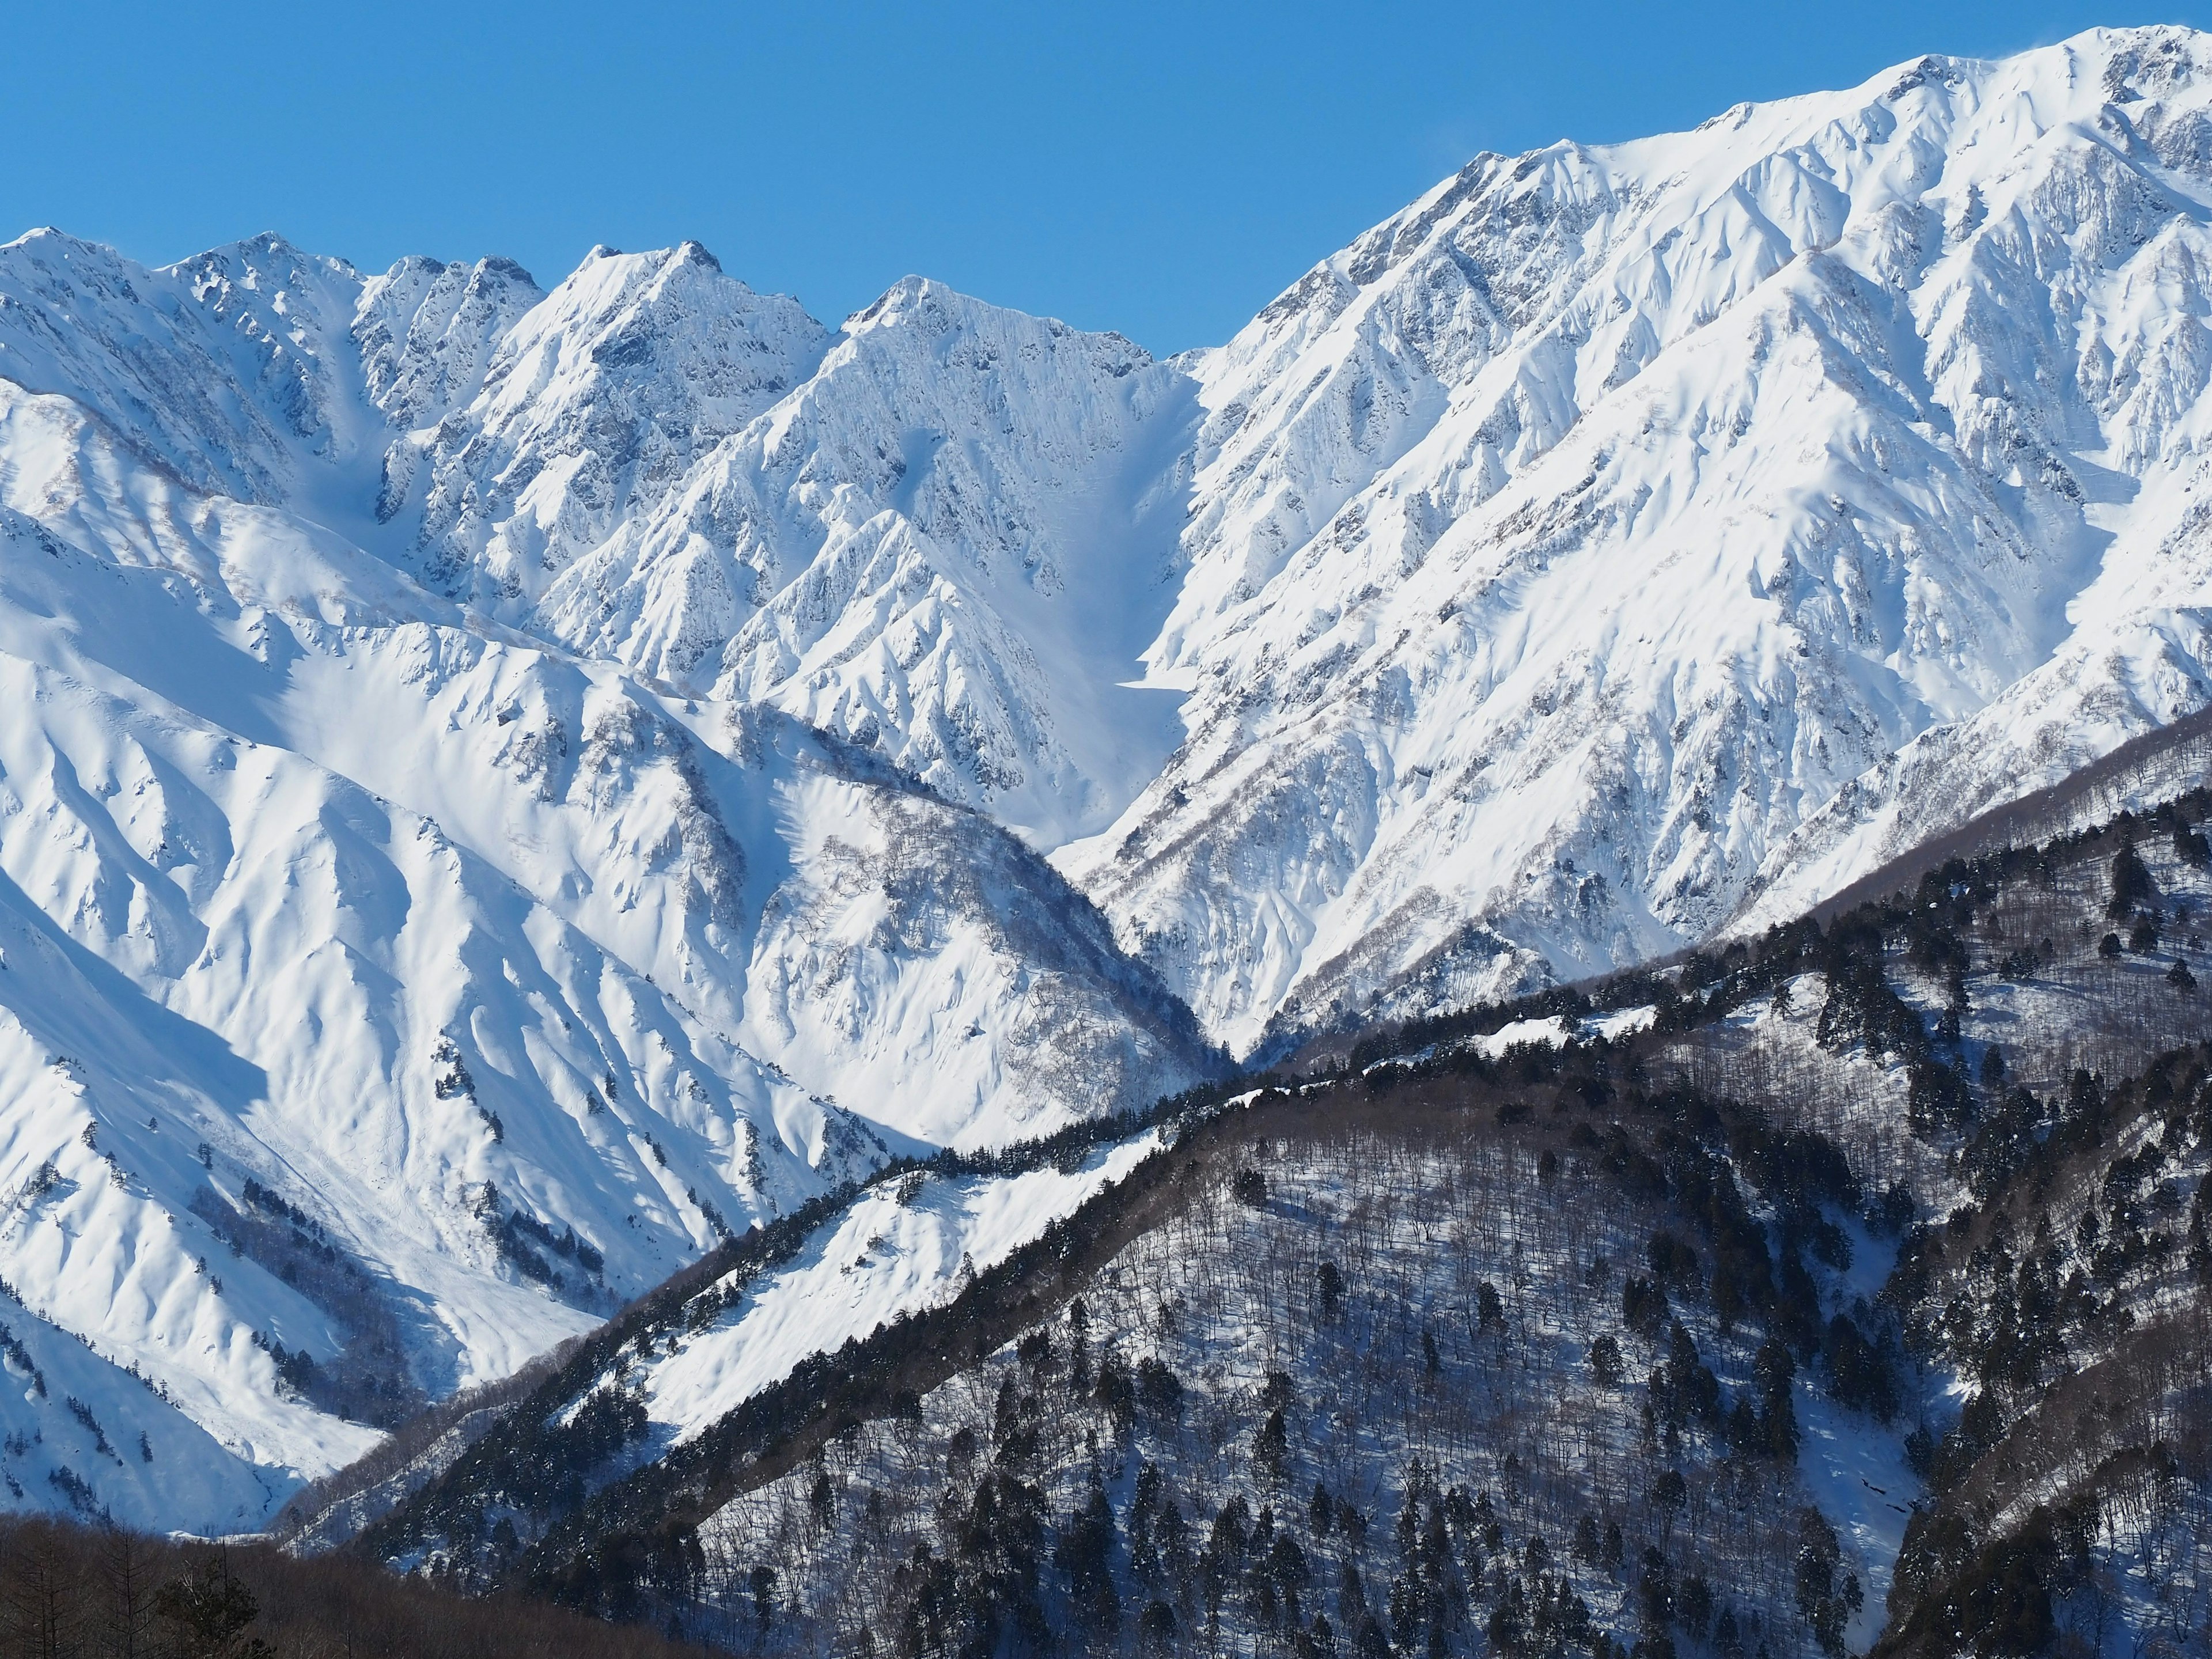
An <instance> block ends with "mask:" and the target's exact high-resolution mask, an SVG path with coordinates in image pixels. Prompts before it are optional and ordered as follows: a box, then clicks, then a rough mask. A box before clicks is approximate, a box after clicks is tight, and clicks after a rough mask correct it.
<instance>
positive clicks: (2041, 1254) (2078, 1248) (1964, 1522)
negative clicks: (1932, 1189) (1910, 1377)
mask: <svg viewBox="0 0 2212 1659" xmlns="http://www.w3.org/2000/svg"><path fill="white" fill-rule="evenodd" d="M1982 1134H1983V1135H1984V1136H1993V1135H1994V1136H2001V1137H2002V1145H2001V1146H2000V1147H1999V1148H1997V1149H1996V1151H1994V1152H1987V1153H1986V1154H1984V1156H1982V1157H1981V1158H1978V1160H1977V1164H1978V1168H1980V1169H1981V1170H1984V1180H1983V1181H1982V1182H1980V1183H1979V1184H1978V1188H1977V1192H1978V1199H1979V1200H1980V1201H1979V1202H1978V1204H1976V1205H1973V1206H1966V1207H1965V1208H1963V1209H1960V1210H1959V1211H1957V1212H1954V1214H1953V1215H1952V1216H1951V1217H1949V1218H1948V1220H1947V1222H1946V1223H1945V1225H1942V1226H1928V1227H1923V1228H1919V1229H1916V1230H1915V1231H1914V1232H1913V1234H1912V1236H1911V1238H1910V1239H1909V1241H1908V1245H1907V1248H1906V1249H1905V1252H1904V1253H1903V1254H1902V1255H1901V1257H1900V1260H1899V1266H1898V1269H1897V1272H1896V1273H1895V1274H1894V1275H1893V1278H1892V1280H1891V1283H1890V1285H1889V1286H1888V1288H1887V1290H1886V1291H1885V1300H1887V1301H1889V1302H1891V1303H1893V1304H1894V1305H1895V1306H1897V1307H1898V1308H1899V1310H1901V1311H1902V1313H1903V1315H1904V1317H1905V1322H1906V1330H1907V1334H1908V1339H1909V1340H1910V1341H1911V1344H1912V1346H1914V1347H1915V1348H1916V1349H1917V1350H1918V1351H1920V1352H1923V1353H1924V1354H1926V1355H1927V1356H1928V1357H1929V1358H1930V1359H1931V1360H1933V1361H1935V1362H1937V1363H1940V1364H1944V1365H1946V1366H1948V1367H1949V1368H1952V1369H1954V1370H1956V1372H1957V1373H1958V1374H1959V1375H1960V1376H1962V1377H1964V1378H1966V1380H1968V1381H1969V1382H1970V1383H1972V1390H1973V1391H1972V1395H1971V1397H1970V1398H1969V1399H1968V1401H1967V1402H1966V1407H1965V1408H1964V1410H1963V1411H1962V1412H1960V1414H1959V1416H1958V1417H1957V1419H1956V1420H1955V1421H1954V1422H1952V1423H1951V1424H1949V1425H1948V1427H1947V1428H1946V1429H1945V1431H1943V1432H1942V1433H1941V1434H1940V1435H1936V1434H1932V1433H1930V1432H1929V1431H1927V1430H1926V1429H1924V1428H1923V1430H1921V1431H1918V1432H1917V1433H1916V1435H1915V1436H1914V1437H1913V1440H1912V1442H1911V1449H1912V1451H1913V1454H1914V1455H1915V1457H1916V1460H1917V1462H1918V1464H1919V1466H1920V1467H1921V1468H1922V1469H1923V1471H1924V1473H1925V1474H1926V1476H1927V1478H1928V1480H1929V1486H1930V1489H1931V1492H1932V1494H1933V1496H1934V1498H1935V1501H1934V1502H1933V1503H1931V1504H1929V1505H1928V1506H1927V1507H1926V1508H1925V1510H1923V1513H1922V1514H1921V1515H1919V1516H1916V1518H1915V1520H1914V1522H1913V1524H1912V1526H1911V1529H1910V1530H1909V1531H1908V1533H1907V1534H1906V1539H1905V1550H1904V1553H1903V1554H1902V1556H1901V1558H1900V1559H1899V1568H1898V1575H1899V1593H1898V1595H1896V1596H1895V1597H1894V1598H1893V1610H1894V1611H1896V1612H1897V1613H1899V1614H1900V1615H1901V1618H1900V1622H1899V1629H1898V1632H1897V1634H1896V1636H1895V1638H1894V1641H1893V1646H1894V1648H1895V1649H1896V1650H1898V1651H1899V1652H1900V1653H1904V1652H1911V1653H1933V1652H1936V1651H1942V1650H1943V1644H1944V1641H1945V1639H1946V1638H1945V1633H1946V1632H1949V1631H1955V1630H1959V1629H1970V1630H1973V1631H1976V1632H1980V1633H1981V1636H1980V1647H1979V1650H1983V1651H1990V1652H2019V1653H2038V1652H2043V1651H2046V1650H2051V1648H2052V1646H2053V1645H2054V1644H2057V1642H2058V1641H2059V1640H2060V1639H2061V1638H2063V1637H2064V1636H2065V1635H2066V1634H2067V1633H2068V1632H2069V1631H2073V1632H2081V1631H2084V1630H2087V1631H2088V1632H2090V1633H2091V1636H2092V1638H2093V1639H2097V1638H2098V1636H2099V1634H2100V1632H2101V1631H2102V1630H2103V1628H2104V1627H2106V1626H2107V1625H2108V1624H2110V1623H2111V1622H2112V1620H2113V1618H2114V1608H2115V1607H2116V1605H2118V1604H2121V1603H2124V1604H2125V1605H2126V1607H2127V1609H2128V1612H2129V1613H2130V1618H2129V1619H2128V1620H2126V1621H2125V1622H2126V1623H2127V1627H2128V1636H2127V1638H2126V1639H2127V1640H2128V1642H2129V1643H2130V1645H2131V1647H2133V1648H2134V1650H2136V1651H2140V1652H2150V1653H2157V1652H2171V1653H2177V1654H2178V1653H2183V1652H2188V1651H2192V1650H2201V1649H2202V1646H2203V1644H2204V1643H2205V1642H2206V1641H2208V1640H2212V1383H2208V1382H2207V1380H2206V1379H2207V1378H2208V1376H2212V1247H2206V1246H2204V1245H2203V1244H2201V1243H2200V1241H2201V1240H2203V1237H2204V1223H2203V1216H2204V1208H2205V1205H2206V1201H2207V1188H2208V1187H2212V1046H2208V1045H2199V1046H2197V1047H2195V1048H2190V1049H2185V1050H2177V1051H2174V1052H2172V1053H2170V1054H2166V1055H2163V1056H2160V1058H2159V1059H2158V1060H2156V1061H2155V1062H2154V1063H2153V1064H2152V1065H2151V1066H2149V1067H2148V1068H2147V1069H2146V1071H2145V1072H2144V1073H2142V1075H2141V1076H2139V1077H2137V1078H2136V1079H2129V1080H2127V1081H2124V1082H2122V1083H2119V1084H2118V1085H2112V1086H2111V1087H2107V1086H2106V1085H2105V1084H2104V1083H2103V1082H2102V1081H2101V1080H2100V1079H2098V1078H2096V1077H2094V1076H2093V1075H2091V1074H2090V1073H2087V1072H2081V1071H2077V1072H2076V1073H2075V1074H2074V1076H2073V1077H2072V1078H2071V1079H2069V1087H2068V1089H2067V1091H2066V1092H2065V1093H2064V1094H2063V1096H2058V1097H2054V1098H2052V1099H2051V1101H2049V1102H2047V1103H2046V1102H2041V1101H2035V1100H2033V1098H2032V1097H2031V1098H2030V1099H2029V1100H2028V1101H2027V1103H2024V1104H2023V1105H2022V1107H2021V1109H2019V1110H2017V1111H2016V1112H2015V1113H2013V1114H2011V1115H2010V1116H2009V1118H2008V1121H2006V1122H2005V1123H2004V1124H2002V1125H1999V1124H1996V1123H1991V1124H1987V1125H1984V1128H1983V1130H1982ZM2053 1492H2056V1493H2057V1498H2056V1499H2055V1500H2054V1499H2052V1498H2050V1497H2049V1496H2048V1494H2051V1493H2053ZM2026 1494H2033V1496H2034V1498H2036V1499H2037V1500H2039V1501H2034V1502H2033V1503H2028V1502H2018V1503H2011V1502H2008V1500H2012V1499H2018V1498H2021V1497H2022V1496H2023V1495H2026ZM2008 1510H2009V1511H2010V1513H2011V1515H2012V1516H2013V1519H2012V1521H2011V1522H2010V1523H2009V1524H2001V1525H1992V1523H1991V1517H1992V1516H1999V1515H2002V1514H2005V1513H2006V1512H2007V1511H2008ZM2161 1558H2163V1559H2161ZM2120 1561H2126V1562H2127V1563H2128V1564H2129V1565H2130V1568H2131V1570H2132V1571H2133V1573H2134V1575H2135V1576H2136V1579H2137V1582H2138V1585H2139V1587H2140V1588H2139V1589H2137V1590H2136V1593H2135V1594H2134V1595H2125V1596H2123V1595H2118V1594H2117V1593H2116V1586H2115V1583H2114V1577H2115V1571H2116V1564H2117V1563H2118V1562H2120Z"/></svg>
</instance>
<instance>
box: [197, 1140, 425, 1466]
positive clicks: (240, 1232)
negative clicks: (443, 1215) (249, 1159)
mask: <svg viewBox="0 0 2212 1659" xmlns="http://www.w3.org/2000/svg"><path fill="white" fill-rule="evenodd" d="M243 1199H244V1201H243V1203H242V1204H241V1205H239V1206H233V1205H232V1204H230V1203H229V1202H228V1201H227V1200H224V1199H223V1198H222V1197H219V1196H218V1195H217V1194H216V1192H215V1190H214V1189H213V1188H210V1187H203V1188H200V1189H199V1191H198V1192H197V1193H196V1194H193V1199H192V1212H193V1213H194V1214H195V1215H197V1216H198V1217H199V1218H201V1219H202V1220H204V1221H205V1222H206V1223H207V1224H208V1227H209V1230H210V1231H212V1232H213V1233H214V1234H215V1236H216V1237H217V1238H220V1239H221V1240H222V1241H223V1243H226V1244H228V1246H229V1247H230V1249H231V1253H232V1254H233V1255H237V1256H242V1257H244V1258H245V1259H246V1261H252V1262H254V1263H256V1264H257V1265H258V1266H259V1267H262V1268H264V1269H265V1270H266V1271H267V1272H269V1273H273V1274H275V1275H276V1277H277V1278H278V1279H282V1280H283V1282H284V1283H285V1284H287V1285H290V1286H291V1287H292V1288H293V1289H294V1290H295V1291H299V1292H300V1294H301V1295H302V1296H304V1297H307V1299H308V1300H309V1301H310V1302H312V1303H313V1304H315V1305H316V1306H317V1307H319V1308H320V1309H321V1310H323V1311H324V1312H325V1313H326V1314H328V1315H329V1316H331V1320H332V1322H334V1323H336V1324H337V1326H338V1328H340V1329H341V1330H343V1332H344V1333H345V1347H344V1349H343V1352H342V1353H340V1354H338V1355H336V1356H333V1357H332V1358H331V1360H330V1361H329V1362H328V1363H318V1362H317V1360H316V1359H315V1358H314V1356H313V1354H312V1353H310V1352H307V1349H306V1348H305V1347H304V1346H301V1347H297V1348H287V1347H286V1346H285V1345H284V1344H283V1342H282V1341H281V1340H278V1339H277V1338H276V1336H275V1335H274V1334H270V1333H267V1332H262V1333H258V1334H257V1336H256V1340H257V1342H258V1345H259V1346H261V1347H262V1348H263V1349H264V1350H265V1351H266V1352H268V1353H269V1355H270V1357H271V1358H273V1359H275V1360H276V1369H277V1372H278V1374H279V1375H280V1376H283V1379H284V1381H285V1382H286V1383H288V1384H289V1385H290V1386H291V1387H292V1388H293V1389H295V1390H296V1391H297V1392H298V1393H300V1394H301V1395H305V1396H306V1397H307V1399H309V1400H311V1401H313V1402H314V1403H315V1404H316V1406H318V1407H320V1408H321V1409H322V1410H324V1411H326V1412H332V1413H336V1414H337V1415H338V1416H340V1417H344V1418H349V1419H352V1420H353V1421H355V1422H357V1423H368V1424H372V1425H375V1426H376V1427H378V1428H386V1429H389V1428H396V1427H398V1425H400V1424H401V1423H404V1421H406V1420H407V1419H409V1418H410V1417H411V1416H413V1415H414V1414H415V1413H416V1412H418V1411H420V1410H421V1409H422V1407H423V1405H424V1401H423V1396H422V1390H421V1389H419V1388H417V1387H416V1383H415V1381H414V1377H413V1376H412V1374H411V1372H410V1369H409V1366H408V1363H407V1349H406V1344H405V1341H404V1339H403V1337H402V1336H401V1334H400V1329H399V1322H398V1317H397V1316H396V1315H395V1314H394V1313H393V1312H392V1305H391V1304H390V1303H389V1301H387V1300H386V1297H385V1294H384V1290H383V1287H382V1286H381V1285H379V1284H378V1283H377V1281H376V1280H375V1279H373V1278H371V1277H370V1276H369V1273H368V1270H367V1269H366V1268H364V1267H362V1265H361V1263H360V1262H358V1261H356V1260H355V1259H354V1258H353V1257H352V1256H351V1255H349V1254H348V1253H347V1252H345V1251H343V1250H342V1249H339V1248H338V1247H337V1245H335V1244H333V1243H331V1240H330V1237H329V1236H328V1235H327V1234H326V1233H325V1231H324V1230H323V1226H322V1224H321V1223H319V1222H318V1221H316V1220H315V1219H314V1218H313V1217H311V1216H309V1215H308V1214H307V1212H305V1211H303V1210H301V1208H300V1207H299V1206H296V1205H295V1204H292V1203H290V1202H289V1201H287V1200H285V1198H284V1197H283V1195H282V1194H279V1193H277V1192H276V1190H275V1189H273V1188H270V1187H267V1186H264V1185H263V1184H262V1183H261V1182H258V1181H257V1180H255V1179H254V1178H253V1177H252V1176H247V1177H246V1183H245V1187H244V1189H243Z"/></svg>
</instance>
